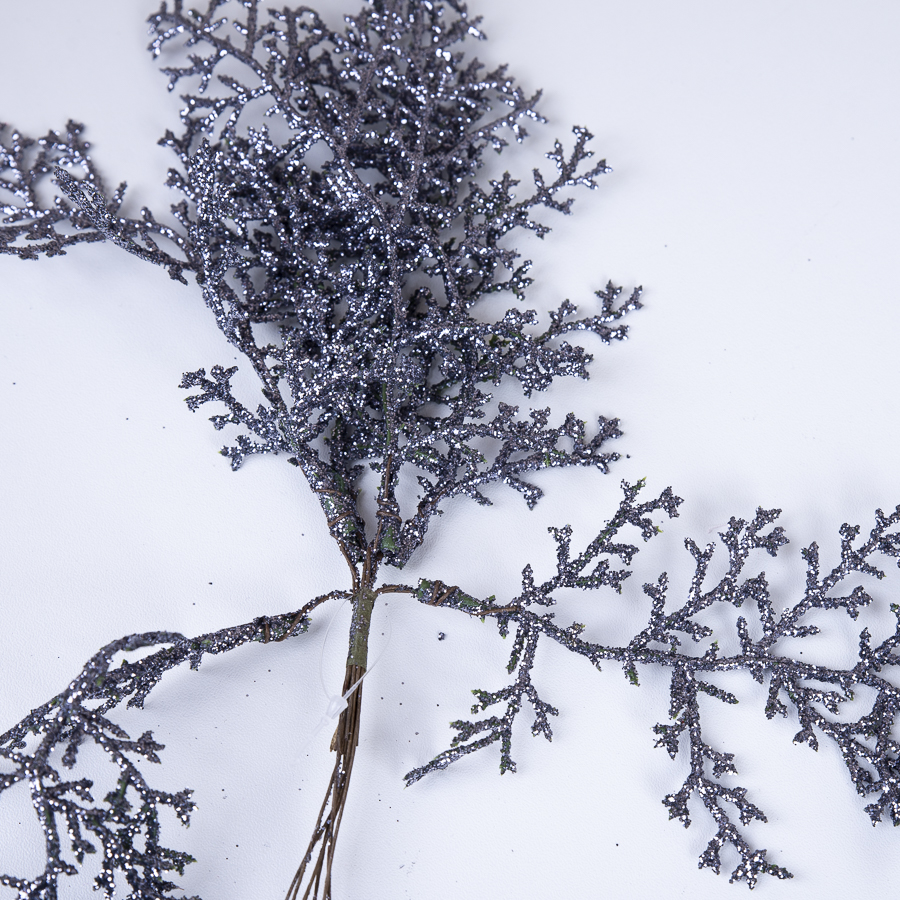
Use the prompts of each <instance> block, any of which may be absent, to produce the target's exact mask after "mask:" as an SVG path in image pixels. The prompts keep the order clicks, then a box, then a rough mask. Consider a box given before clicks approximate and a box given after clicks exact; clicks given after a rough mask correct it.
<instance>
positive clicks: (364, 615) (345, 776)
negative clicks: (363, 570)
mask: <svg viewBox="0 0 900 900" xmlns="http://www.w3.org/2000/svg"><path fill="white" fill-rule="evenodd" d="M375 596H376V594H375V591H374V590H372V589H371V588H368V587H367V588H361V589H359V590H357V591H356V592H355V596H354V598H353V622H352V624H351V626H350V648H349V652H348V656H347V666H346V669H345V671H344V686H343V688H342V689H341V696H345V695H346V694H347V692H348V691H350V689H351V688H354V685H355V688H354V690H353V693H352V694H350V696H349V697H347V707H346V709H344V710H343V711H342V712H341V714H340V716H339V717H338V725H337V729H336V730H335V732H334V737H332V739H331V749H332V750H333V751H334V752H335V753H336V759H335V762H334V769H333V770H332V772H331V779H330V780H329V782H328V788H327V789H326V791H325V799H324V800H323V801H322V807H321V809H320V810H319V817H318V819H316V827H315V828H314V829H313V833H312V837H311V838H310V839H309V844H308V845H307V847H306V853H305V854H304V856H303V861H302V862H301V863H300V866H299V868H298V869H297V872H296V873H295V875H294V878H293V881H291V886H290V887H289V888H288V892H287V895H286V898H285V900H298V898H302V900H331V871H332V864H333V861H334V850H335V846H336V844H337V837H338V831H339V829H340V827H341V819H342V818H343V815H344V807H345V806H346V803H347V792H348V790H349V787H350V775H351V774H352V772H353V761H354V759H355V757H356V747H357V745H358V743H359V723H360V714H361V710H362V681H361V679H362V677H363V676H364V675H365V673H366V662H367V655H368V643H369V628H370V624H371V619H372V610H373V608H374V605H375ZM304 883H305V885H306V887H305V888H304ZM301 892H302V893H301Z"/></svg>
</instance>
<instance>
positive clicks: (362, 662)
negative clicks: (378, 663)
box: [347, 587, 376, 672]
mask: <svg viewBox="0 0 900 900" xmlns="http://www.w3.org/2000/svg"><path fill="white" fill-rule="evenodd" d="M375 596H376V595H375V591H373V590H372V588H369V587H363V588H360V589H359V591H358V592H357V594H356V596H355V597H354V599H353V621H352V622H351V623H350V650H349V652H348V654H347V665H348V666H356V667H358V668H359V669H361V670H362V671H363V672H365V670H366V666H367V664H368V658H369V628H370V627H371V624H372V610H373V609H374V608H375Z"/></svg>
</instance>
